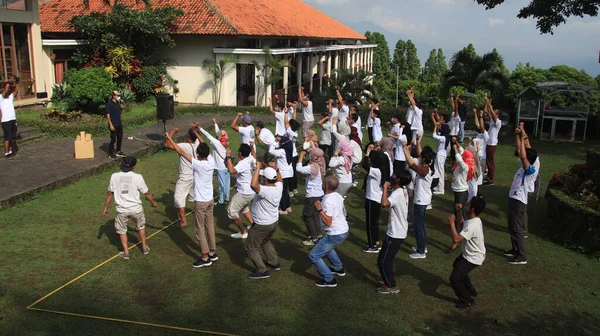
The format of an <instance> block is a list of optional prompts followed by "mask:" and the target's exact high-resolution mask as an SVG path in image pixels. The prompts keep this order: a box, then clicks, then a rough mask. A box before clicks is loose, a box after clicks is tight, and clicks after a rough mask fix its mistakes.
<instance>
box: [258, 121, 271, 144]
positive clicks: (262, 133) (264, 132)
mask: <svg viewBox="0 0 600 336" xmlns="http://www.w3.org/2000/svg"><path fill="white" fill-rule="evenodd" d="M254 131H255V133H256V139H257V140H258V143H260V144H263V145H265V146H267V147H269V146H271V145H272V144H274V143H275V135H273V132H271V131H270V130H269V129H268V128H266V127H265V123H264V122H262V121H257V122H256V127H255V128H254Z"/></svg>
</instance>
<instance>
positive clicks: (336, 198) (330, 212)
mask: <svg viewBox="0 0 600 336" xmlns="http://www.w3.org/2000/svg"><path fill="white" fill-rule="evenodd" d="M321 207H322V208H323V212H325V214H326V215H327V216H330V217H332V218H331V226H327V225H325V224H323V220H322V219H321V227H323V231H325V233H327V234H328V235H331V236H335V235H340V234H344V233H346V232H348V230H349V228H348V222H347V221H346V216H345V215H344V197H342V195H340V194H338V193H336V192H333V193H331V194H327V195H325V196H323V201H321ZM319 218H321V216H320V215H319Z"/></svg>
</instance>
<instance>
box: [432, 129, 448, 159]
mask: <svg viewBox="0 0 600 336" xmlns="http://www.w3.org/2000/svg"><path fill="white" fill-rule="evenodd" d="M433 138H434V139H435V140H437V154H438V155H443V156H448V152H447V151H446V137H445V136H442V135H439V134H437V133H436V132H433Z"/></svg>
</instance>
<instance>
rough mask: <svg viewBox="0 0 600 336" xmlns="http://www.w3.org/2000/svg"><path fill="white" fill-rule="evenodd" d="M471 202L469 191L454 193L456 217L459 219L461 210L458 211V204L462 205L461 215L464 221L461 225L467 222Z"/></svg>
mask: <svg viewBox="0 0 600 336" xmlns="http://www.w3.org/2000/svg"><path fill="white" fill-rule="evenodd" d="M468 200H469V191H467V190H465V191H455V192H454V216H455V217H456V218H458V213H459V210H458V209H456V205H457V204H462V209H461V210H460V214H461V215H462V220H461V221H460V223H459V224H461V223H463V222H464V221H466V220H467V201H468Z"/></svg>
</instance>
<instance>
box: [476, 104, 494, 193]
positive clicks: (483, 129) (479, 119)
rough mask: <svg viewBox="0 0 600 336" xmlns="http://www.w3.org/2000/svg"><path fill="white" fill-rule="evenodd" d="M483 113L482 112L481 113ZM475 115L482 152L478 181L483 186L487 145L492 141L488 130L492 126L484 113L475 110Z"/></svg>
mask: <svg viewBox="0 0 600 336" xmlns="http://www.w3.org/2000/svg"><path fill="white" fill-rule="evenodd" d="M480 112H481V111H480ZM473 113H474V114H475V126H476V127H477V137H476V138H475V140H477V142H478V143H479V147H480V151H481V163H480V171H481V174H479V178H478V179H477V185H482V184H483V175H484V174H485V169H486V159H487V158H486V155H487V154H486V152H487V143H488V141H490V135H489V133H488V131H487V130H488V129H489V128H490V124H488V123H486V122H485V121H484V120H483V112H481V113H478V112H477V109H473Z"/></svg>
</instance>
